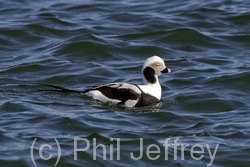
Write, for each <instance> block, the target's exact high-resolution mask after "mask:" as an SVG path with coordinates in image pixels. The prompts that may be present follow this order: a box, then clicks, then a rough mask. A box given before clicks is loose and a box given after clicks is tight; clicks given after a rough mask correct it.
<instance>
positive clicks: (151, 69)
mask: <svg viewBox="0 0 250 167" xmlns="http://www.w3.org/2000/svg"><path fill="white" fill-rule="evenodd" d="M170 72H172V71H171V69H170V68H167V67H166V65H165V63H164V61H163V60H162V59H161V58H160V57H159V56H152V57H149V58H148V59H147V60H146V61H145V62H144V64H143V67H142V74H143V82H144V84H143V85H135V84H128V83H110V84H106V85H101V86H96V87H91V88H88V89H86V90H84V91H74V90H70V89H66V88H62V87H59V86H53V85H47V86H51V87H54V88H57V89H60V90H63V91H67V92H77V93H81V94H86V95H88V96H91V97H93V98H94V99H96V100H99V101H102V102H110V103H114V104H121V105H124V106H125V107H141V106H148V105H151V104H154V103H157V102H159V101H160V99H161V93H162V90H161V85H160V83H159V80H158V76H159V75H161V74H162V73H170Z"/></svg>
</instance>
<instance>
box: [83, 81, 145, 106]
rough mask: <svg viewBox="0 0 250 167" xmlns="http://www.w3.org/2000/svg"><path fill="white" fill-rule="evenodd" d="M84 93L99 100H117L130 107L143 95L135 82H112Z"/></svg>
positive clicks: (116, 101)
mask: <svg viewBox="0 0 250 167" xmlns="http://www.w3.org/2000/svg"><path fill="white" fill-rule="evenodd" d="M84 93H86V94H89V95H90V96H92V97H93V98H95V99H97V100H101V101H104V102H109V101H110V102H115V103H118V104H123V105H125V106H128V107H134V106H135V105H136V104H137V102H138V101H139V99H140V97H141V90H140V89H139V88H138V87H137V86H136V85H133V84H127V83H111V84H106V85H102V86H98V87H92V88H88V89H86V90H85V91H84Z"/></svg>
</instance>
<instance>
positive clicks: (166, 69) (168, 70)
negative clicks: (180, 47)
mask: <svg viewBox="0 0 250 167" xmlns="http://www.w3.org/2000/svg"><path fill="white" fill-rule="evenodd" d="M161 72H162V73H171V72H173V71H172V70H171V69H170V68H165V69H164V70H163V71H161Z"/></svg>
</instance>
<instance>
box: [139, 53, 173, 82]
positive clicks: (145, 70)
mask: <svg viewBox="0 0 250 167" xmlns="http://www.w3.org/2000/svg"><path fill="white" fill-rule="evenodd" d="M171 72H172V70H171V69H170V68H167V67H166V65H165V62H164V61H163V60H162V58H160V57H159V56H152V57H149V58H148V59H147V60H145V62H144V64H143V66H142V74H143V76H144V78H143V80H144V83H145V84H148V83H149V84H154V83H156V82H158V76H159V75H161V74H162V73H171Z"/></svg>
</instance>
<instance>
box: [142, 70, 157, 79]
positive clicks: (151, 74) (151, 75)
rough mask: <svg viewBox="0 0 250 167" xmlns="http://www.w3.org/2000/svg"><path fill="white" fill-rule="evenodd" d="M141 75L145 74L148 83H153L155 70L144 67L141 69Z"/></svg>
mask: <svg viewBox="0 0 250 167" xmlns="http://www.w3.org/2000/svg"><path fill="white" fill-rule="evenodd" d="M143 75H144V76H145V78H146V80H147V81H148V82H149V83H155V82H156V78H155V76H154V75H155V71H154V69H152V68H151V67H146V68H145V69H144V70H143Z"/></svg>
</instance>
